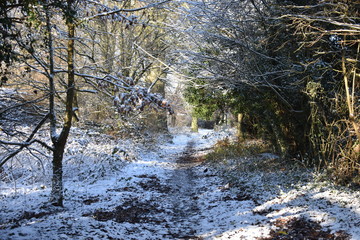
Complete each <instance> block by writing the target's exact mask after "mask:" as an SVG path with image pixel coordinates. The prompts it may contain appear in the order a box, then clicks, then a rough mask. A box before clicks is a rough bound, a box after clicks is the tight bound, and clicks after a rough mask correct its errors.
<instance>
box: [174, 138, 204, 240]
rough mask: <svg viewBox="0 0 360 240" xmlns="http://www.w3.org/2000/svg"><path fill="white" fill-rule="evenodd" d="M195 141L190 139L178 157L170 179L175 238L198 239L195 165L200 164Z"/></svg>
mask: <svg viewBox="0 0 360 240" xmlns="http://www.w3.org/2000/svg"><path fill="white" fill-rule="evenodd" d="M194 145H195V143H194V142H193V141H189V142H188V143H187V146H186V148H185V150H184V152H182V153H181V155H180V156H179V157H178V158H177V159H176V166H175V169H173V170H172V171H173V173H172V175H171V177H170V179H169V180H168V184H169V187H170V188H171V191H170V192H169V196H168V198H169V201H170V206H171V207H172V212H173V218H172V221H173V222H174V224H175V227H174V228H171V229H169V237H172V238H174V239H198V238H197V237H196V222H195V221H194V217H196V216H199V208H198V206H197V201H196V199H197V192H196V188H195V184H196V183H195V182H194V179H195V177H196V176H195V175H196V173H195V172H194V171H195V169H194V167H195V166H197V165H199V162H196V161H195V160H196V159H195V158H194V157H193V154H194V153H195V149H194Z"/></svg>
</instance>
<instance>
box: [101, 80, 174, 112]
mask: <svg viewBox="0 0 360 240" xmlns="http://www.w3.org/2000/svg"><path fill="white" fill-rule="evenodd" d="M98 86H99V87H101V88H109V87H110V86H113V87H112V88H111V89H112V92H113V93H112V95H113V102H114V106H115V107H116V108H117V110H118V112H119V113H120V114H122V115H128V114H130V113H132V112H142V111H144V110H145V108H146V107H150V108H152V109H155V110H166V111H168V113H169V114H173V113H174V111H173V109H172V107H171V105H170V104H169V102H168V101H166V100H165V99H164V97H163V96H162V95H160V94H158V93H152V92H150V89H148V88H146V87H143V86H139V84H136V83H135V81H134V79H133V78H131V77H124V76H122V75H121V74H117V76H112V75H107V76H106V77H105V78H103V79H102V81H99V82H98Z"/></svg>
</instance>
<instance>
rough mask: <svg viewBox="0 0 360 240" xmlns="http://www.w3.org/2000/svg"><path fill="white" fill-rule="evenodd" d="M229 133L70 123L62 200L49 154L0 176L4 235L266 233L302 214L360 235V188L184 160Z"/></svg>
mask: <svg viewBox="0 0 360 240" xmlns="http://www.w3.org/2000/svg"><path fill="white" fill-rule="evenodd" d="M232 133H233V132H231V131H223V132H214V131H212V130H204V129H201V130H200V132H199V133H191V132H185V133H179V132H177V131H175V130H174V131H172V137H168V136H167V137H166V136H159V139H158V141H154V144H144V143H140V144H139V143H135V142H132V141H130V140H122V141H118V140H116V139H113V138H111V137H109V136H105V135H103V134H100V133H96V132H89V131H85V130H81V129H73V136H74V137H72V138H71V139H70V140H69V144H68V147H67V155H66V158H65V160H64V162H65V165H64V168H65V177H64V180H65V183H64V187H65V202H64V204H65V206H64V208H56V207H51V206H49V205H47V204H46V203H47V200H48V198H49V194H50V188H49V181H50V176H49V172H50V170H49V167H50V165H49V164H47V161H46V160H44V163H45V164H44V167H45V168H46V169H45V172H43V174H44V177H42V178H37V179H36V180H32V181H25V180H24V181H22V179H26V178H25V176H23V178H22V177H19V178H18V180H17V181H15V180H13V181H10V180H7V181H2V182H0V183H1V185H0V239H4V240H6V239H201V238H203V239H259V238H261V237H267V236H269V234H270V231H271V230H272V229H274V225H273V222H274V221H275V220H276V219H279V218H288V217H296V216H304V217H306V218H308V219H312V220H314V221H317V222H320V223H321V225H322V226H323V227H324V228H328V229H330V230H331V231H333V232H336V231H339V230H344V231H346V232H347V233H349V234H351V235H352V238H351V239H354V240H359V239H360V220H359V219H360V218H359V215H360V200H359V199H360V193H359V191H354V190H349V189H344V188H340V187H337V186H333V185H331V184H328V183H326V182H321V181H320V180H316V178H315V177H313V178H311V175H309V173H304V172H299V174H298V175H296V174H295V176H294V177H293V178H291V177H290V176H288V175H282V173H281V172H279V173H263V172H256V171H255V172H244V173H237V175H236V176H235V177H236V179H237V182H238V183H239V184H232V183H230V182H229V181H228V178H227V177H224V176H225V175H226V174H230V173H233V172H231V171H230V172H229V171H225V169H221V168H220V167H219V168H216V167H214V166H213V165H208V164H204V163H201V162H198V163H188V162H186V161H185V162H181V161H180V162H179V157H181V156H183V155H184V153H185V152H186V151H187V149H191V147H193V150H191V151H194V153H195V155H198V154H201V153H204V152H207V151H209V148H210V147H211V146H212V145H213V144H215V143H216V141H217V140H219V139H222V138H225V137H230V136H231V135H232ZM115 149H117V150H116V151H115ZM118 149H121V150H123V151H124V152H126V153H127V154H128V156H129V158H130V159H131V160H130V161H125V160H124V156H123V155H121V154H120V153H119V151H118ZM263 157H265V158H266V157H271V158H273V157H274V156H273V155H270V154H264V156H263ZM27 162H28V163H30V160H29V161H27ZM27 162H26V161H25V162H24V163H25V164H26V163H27ZM228 167H229V166H228ZM24 168H26V167H24ZM230 168H231V167H229V169H230ZM231 169H234V168H231ZM35 170H36V169H35ZM232 171H233V170H232ZM9 173H10V171H9ZM233 177H234V176H233ZM308 178H310V180H311V181H309V180H305V179H308ZM124 211H125V213H126V214H123V213H124ZM114 212H116V213H117V215H112V214H113V213H114ZM126 215H128V216H130V217H131V216H132V218H126V217H127V216H126ZM195 237H197V238H195Z"/></svg>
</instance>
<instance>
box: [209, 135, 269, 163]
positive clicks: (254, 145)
mask: <svg viewBox="0 0 360 240" xmlns="http://www.w3.org/2000/svg"><path fill="white" fill-rule="evenodd" d="M270 149H271V147H270V145H269V144H268V143H266V142H264V141H262V140H258V139H257V140H248V141H237V140H236V141H231V140H230V139H229V138H225V139H222V140H219V141H218V142H217V143H216V144H215V146H214V149H213V151H212V152H211V153H208V154H207V155H206V160H208V161H221V160H224V159H232V158H238V157H248V156H255V155H258V154H261V153H268V152H271V150H270Z"/></svg>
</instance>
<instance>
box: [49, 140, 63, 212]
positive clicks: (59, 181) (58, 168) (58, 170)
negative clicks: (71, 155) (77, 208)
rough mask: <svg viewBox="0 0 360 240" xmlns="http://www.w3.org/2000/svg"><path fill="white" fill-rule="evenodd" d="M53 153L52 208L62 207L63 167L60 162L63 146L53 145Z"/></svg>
mask: <svg viewBox="0 0 360 240" xmlns="http://www.w3.org/2000/svg"><path fill="white" fill-rule="evenodd" d="M54 148H55V149H54V153H53V161H52V164H53V175H52V188H51V197H50V202H51V204H53V205H54V206H60V207H62V206H63V200H64V196H63V189H64V188H63V167H62V160H63V155H64V150H65V146H64V145H62V144H55V146H54Z"/></svg>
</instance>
